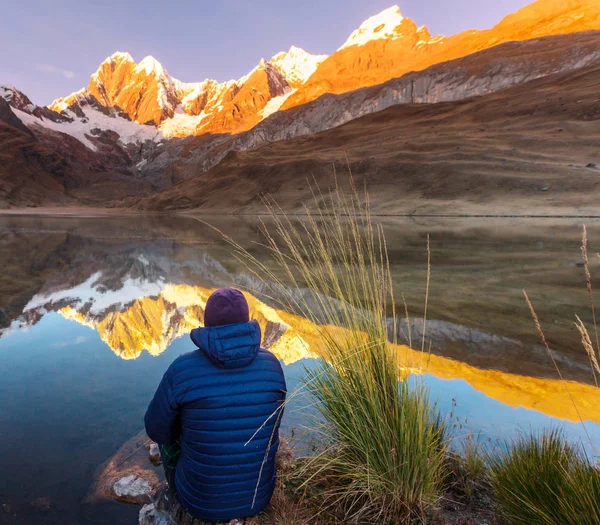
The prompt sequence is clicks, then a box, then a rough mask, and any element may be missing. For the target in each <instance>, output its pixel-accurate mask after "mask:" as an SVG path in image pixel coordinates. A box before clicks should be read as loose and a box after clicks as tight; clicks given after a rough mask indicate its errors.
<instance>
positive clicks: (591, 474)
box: [491, 430, 600, 525]
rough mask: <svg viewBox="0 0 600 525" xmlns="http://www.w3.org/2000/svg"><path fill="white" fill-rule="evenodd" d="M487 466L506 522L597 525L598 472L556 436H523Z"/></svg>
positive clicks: (599, 519)
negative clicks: (490, 467) (490, 470)
mask: <svg viewBox="0 0 600 525" xmlns="http://www.w3.org/2000/svg"><path fill="white" fill-rule="evenodd" d="M491 464H492V487H493V490H494V493H495V496H496V499H497V502H498V505H499V509H500V512H501V513H502V515H503V516H504V517H505V519H506V520H507V521H508V523H513V524H528V525H534V524H535V525H537V524H539V525H588V524H589V525H592V524H596V525H597V524H598V523H600V472H599V471H598V470H597V469H595V468H594V467H593V466H592V465H591V464H590V462H589V461H588V459H587V458H586V457H585V456H584V455H583V453H582V452H580V451H579V450H578V449H576V448H575V447H573V446H572V445H570V444H568V443H567V441H566V440H565V438H564V436H563V435H562V434H561V432H560V431H557V430H547V431H544V432H542V433H540V434H531V435H527V436H521V437H519V438H518V439H517V440H516V441H515V442H514V443H513V444H511V445H507V446H506V448H505V450H504V451H502V452H500V453H497V454H496V455H495V456H493V457H492V459H491Z"/></svg>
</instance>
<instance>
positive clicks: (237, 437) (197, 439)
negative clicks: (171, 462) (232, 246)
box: [145, 321, 286, 521]
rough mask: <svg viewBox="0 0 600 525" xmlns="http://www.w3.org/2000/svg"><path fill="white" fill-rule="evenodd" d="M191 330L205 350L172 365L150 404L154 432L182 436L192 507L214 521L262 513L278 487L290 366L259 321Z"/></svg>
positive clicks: (182, 492) (179, 472)
mask: <svg viewBox="0 0 600 525" xmlns="http://www.w3.org/2000/svg"><path fill="white" fill-rule="evenodd" d="M190 335H191V338H192V341H193V342H194V343H195V344H196V346H198V348H199V350H196V351H194V352H191V353H189V354H184V355H182V356H180V357H179V358H178V359H176V360H175V361H174V362H173V364H172V365H171V366H170V367H169V369H168V370H167V372H166V373H165V375H164V377H163V379H162V381H161V383H160V385H159V387H158V390H157V391H156V394H155V395H154V399H153V400H152V402H151V403H150V406H149V407H148V411H147V412H146V417H145V423H146V432H147V434H148V436H150V438H152V439H153V440H154V441H156V442H157V443H160V444H172V443H174V442H175V441H177V440H179V441H180V444H181V455H180V456H179V460H178V461H177V469H176V473H175V485H176V488H177V494H178V497H179V500H180V501H181V504H182V505H183V506H184V507H185V508H186V509H187V510H188V512H189V513H190V514H192V515H193V516H195V517H197V518H200V519H203V520H209V521H221V520H223V521H225V520H231V519H234V518H244V517H250V516H254V515H255V514H258V513H259V512H261V511H262V510H263V509H264V508H265V507H266V506H267V505H268V503H269V501H270V499H271V496H272V494H273V490H274V488H275V477H276V469H275V454H276V452H277V448H278V447H279V422H280V419H281V415H282V412H283V402H284V400H285V395H286V385H285V379H284V376H283V370H282V368H281V365H280V363H279V361H278V359H277V358H276V357H275V356H274V355H273V354H272V353H270V352H267V351H266V350H263V349H261V348H260V340H261V332H260V326H259V325H258V323H257V322H256V321H250V322H249V323H239V324H232V325H225V326H214V327H211V328H197V329H195V330H192V332H191V334H190ZM261 426H262V428H261ZM255 433H256V435H255ZM253 436H254V437H253Z"/></svg>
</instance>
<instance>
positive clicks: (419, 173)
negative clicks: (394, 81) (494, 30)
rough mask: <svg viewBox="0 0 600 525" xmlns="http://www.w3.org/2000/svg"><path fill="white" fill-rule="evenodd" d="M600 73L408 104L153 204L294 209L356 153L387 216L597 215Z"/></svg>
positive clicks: (210, 174)
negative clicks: (264, 200) (266, 197)
mask: <svg viewBox="0 0 600 525" xmlns="http://www.w3.org/2000/svg"><path fill="white" fill-rule="evenodd" d="M599 86H600V66H594V67H588V68H585V69H583V70H580V71H578V72H570V73H566V74H561V75H555V76H551V77H547V78H544V79H539V80H536V81H533V82H530V83H528V84H525V85H522V86H519V87H515V88H511V89H507V90H505V91H501V92H498V93H494V94H490V95H486V96H483V97H477V98H471V99H467V100H463V101H459V102H450V103H440V104H418V105H413V104H406V105H397V106H394V107H391V108H389V109H386V110H385V111H382V112H379V113H375V114H371V115H368V116H365V117H362V118H360V119H358V120H355V121H353V122H350V123H348V124H346V125H343V126H340V127H338V128H336V129H333V130H329V131H326V132H323V133H319V134H316V135H311V136H308V137H302V138H296V139H293V140H289V141H283V142H276V143H272V144H269V145H265V146H262V147H260V148H257V149H255V150H252V151H247V152H229V153H228V155H227V156H226V157H225V159H224V160H223V161H221V163H220V164H218V165H217V166H215V167H214V168H212V169H210V170H209V171H207V172H206V173H203V174H201V175H199V176H197V177H195V178H193V179H190V180H187V181H184V182H182V183H180V184H178V185H176V186H175V187H173V188H171V189H170V190H167V191H164V192H163V193H161V194H158V195H156V196H153V197H149V198H147V199H144V200H142V201H141V202H140V203H139V204H138V206H139V207H140V208H142V209H147V210H157V211H161V210H176V209H185V210H188V211H225V212H230V211H236V212H252V213H254V212H256V211H259V210H262V209H263V207H262V204H261V203H260V199H259V195H260V194H261V193H271V194H273V195H274V196H275V197H276V199H277V200H278V201H279V202H280V203H281V205H282V206H283V207H284V208H285V209H287V210H296V211H301V209H302V208H301V206H302V202H310V200H311V197H310V191H309V188H308V186H307V183H306V179H307V177H311V176H312V175H314V176H315V177H316V179H317V180H318V181H319V183H320V184H321V185H323V186H327V185H331V184H333V181H334V179H333V170H332V166H333V164H337V166H338V171H340V170H343V169H344V168H343V167H344V165H345V161H344V158H345V156H347V157H348V161H349V163H350V165H351V168H352V171H353V172H354V174H355V176H356V177H357V178H358V179H363V178H364V179H365V180H366V181H367V183H368V187H369V191H370V194H371V198H372V202H373V203H375V205H374V209H375V212H378V213H403V214H404V213H409V214H413V213H421V214H423V213H443V214H468V213H483V214H513V213H514V214H530V213H531V214H535V213H561V214H562V213H569V214H584V213H597V211H596V210H597V199H596V197H595V195H597V194H596V193H595V191H597V190H598V189H600V170H599V169H598V168H597V167H596V166H595V164H598V165H600V153H599V151H600V150H599V149H598V136H599V133H600V120H599V119H600V104H599V102H600V97H599V95H598V88H599Z"/></svg>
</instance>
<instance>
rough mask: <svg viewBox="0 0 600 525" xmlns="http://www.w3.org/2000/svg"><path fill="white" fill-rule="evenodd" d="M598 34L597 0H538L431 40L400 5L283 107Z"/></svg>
mask: <svg viewBox="0 0 600 525" xmlns="http://www.w3.org/2000/svg"><path fill="white" fill-rule="evenodd" d="M591 29H600V3H598V2H597V1H596V0H567V1H562V0H537V1H536V2H534V3H533V4H531V5H528V6H526V7H524V8H522V9H520V10H519V11H517V12H516V13H514V14H511V15H509V16H507V17H506V18H505V19H504V20H502V21H501V22H500V23H499V24H497V25H496V26H494V27H493V28H492V29H488V30H469V31H465V32H463V33H459V34H457V35H454V36H451V37H444V36H435V37H433V38H432V37H431V36H430V34H429V31H428V30H427V28H426V27H424V26H421V27H417V25H416V24H415V22H413V21H412V20H410V19H409V18H406V17H404V16H403V15H402V14H401V12H400V9H399V8H398V6H395V7H392V8H390V9H386V10H385V11H383V12H381V13H379V14H378V15H375V16H374V17H372V18H370V19H368V20H366V21H365V22H364V23H363V24H362V25H361V26H360V27H359V28H358V29H357V30H356V31H355V32H354V33H353V34H352V35H351V36H350V38H348V40H347V41H346V42H345V43H344V44H343V45H342V46H341V47H340V48H339V49H338V50H337V51H336V52H335V53H333V54H332V55H331V56H330V57H329V58H328V59H327V60H325V61H324V62H323V63H322V64H321V65H320V66H319V67H318V68H317V70H316V71H315V73H314V74H313V75H312V76H311V77H310V79H309V80H308V82H307V83H306V84H304V85H303V86H302V87H301V88H300V89H298V90H297V91H296V92H295V93H294V94H293V95H292V96H290V97H289V98H288V100H287V101H286V102H285V104H284V105H283V108H282V109H287V108H291V107H294V106H298V105H301V104H305V103H306V102H310V101H311V100H315V99H316V98H318V97H320V96H321V95H323V94H325V93H344V92H346V91H351V90H354V89H358V88H361V87H365V86H371V85H375V84H381V83H383V82H385V81H387V80H390V79H392V78H396V77H399V76H401V75H403V74H405V73H408V72H410V71H420V70H423V69H426V68H427V67H429V66H431V65H434V64H439V63H441V62H446V61H448V60H453V59H456V58H459V57H463V56H466V55H469V54H472V53H475V52H477V51H481V50H483V49H488V48H490V47H493V46H496V45H498V44H502V43H504V42H510V41H521V40H528V39H532V38H539V37H542V36H550V35H559V34H569V33H575V32H581V31H587V30H591Z"/></svg>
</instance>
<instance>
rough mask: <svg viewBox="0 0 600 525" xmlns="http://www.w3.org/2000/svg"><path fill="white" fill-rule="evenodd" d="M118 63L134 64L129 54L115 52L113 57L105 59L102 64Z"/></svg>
mask: <svg viewBox="0 0 600 525" xmlns="http://www.w3.org/2000/svg"><path fill="white" fill-rule="evenodd" d="M116 61H120V62H133V57H132V56H131V55H130V54H129V53H123V52H121V51H115V52H114V53H113V54H112V55H110V56H109V57H106V58H105V59H104V62H102V63H103V64H104V63H106V62H116Z"/></svg>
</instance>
